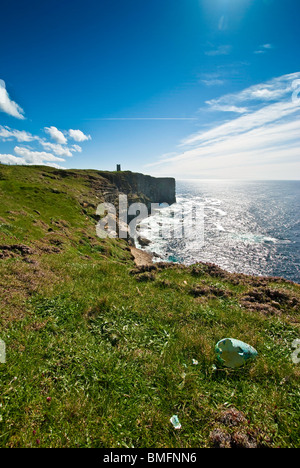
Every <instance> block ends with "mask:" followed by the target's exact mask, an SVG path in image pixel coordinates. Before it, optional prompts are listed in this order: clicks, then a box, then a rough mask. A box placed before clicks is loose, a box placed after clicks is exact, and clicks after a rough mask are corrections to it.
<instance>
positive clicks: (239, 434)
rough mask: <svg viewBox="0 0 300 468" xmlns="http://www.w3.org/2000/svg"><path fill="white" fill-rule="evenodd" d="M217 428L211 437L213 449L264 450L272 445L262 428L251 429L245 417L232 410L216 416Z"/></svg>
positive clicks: (239, 412) (234, 409)
mask: <svg viewBox="0 0 300 468" xmlns="http://www.w3.org/2000/svg"><path fill="white" fill-rule="evenodd" d="M215 424H216V426H217V427H215V428H214V429H213V430H212V431H211V433H210V435H209V441H210V444H211V446H212V447H213V448H263V447H265V448H266V447H268V445H269V444H270V443H271V440H270V438H269V437H268V436H267V434H265V433H264V432H263V431H262V430H261V429H260V428H257V427H250V425H249V423H248V421H247V419H246V417H245V415H244V414H243V413H242V412H241V411H238V410H237V409H236V408H230V409H228V410H225V411H223V412H222V413H221V414H219V415H217V416H216V423H215Z"/></svg>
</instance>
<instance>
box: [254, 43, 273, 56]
mask: <svg viewBox="0 0 300 468" xmlns="http://www.w3.org/2000/svg"><path fill="white" fill-rule="evenodd" d="M271 49H273V45H272V44H262V45H260V46H259V47H258V49H257V50H255V51H254V54H266V53H267V52H268V51H269V50H271Z"/></svg>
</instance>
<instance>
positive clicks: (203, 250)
mask: <svg viewBox="0 0 300 468" xmlns="http://www.w3.org/2000/svg"><path fill="white" fill-rule="evenodd" d="M201 206H202V207H203V208H204V218H201V219H203V220H204V223H202V225H203V226H204V227H203V231H204V244H203V245H202V243H201V223H199V219H198V221H197V222H198V226H199V227H198V236H196V239H195V238H191V239H189V238H188V237H189V236H187V235H185V236H184V237H183V238H182V239H174V236H173V238H172V237H170V238H169V237H168V236H167V235H165V234H164V233H162V232H161V230H162V226H165V225H166V223H167V222H168V221H170V220H171V219H173V218H174V217H175V218H177V217H178V216H177V215H178V213H182V211H184V215H185V216H186V215H187V214H189V213H191V212H192V210H194V212H195V208H196V209H197V213H198V208H199V209H200V207H201ZM179 222H182V220H181V221H180V216H179ZM186 226H187V227H186ZM188 229H189V228H188V224H187V223H186V224H185V233H187V231H188ZM141 235H144V236H145V237H148V238H149V239H150V240H151V244H150V245H149V247H147V248H146V250H149V251H154V252H156V253H157V254H158V255H159V256H160V259H163V260H164V261H173V262H181V263H185V264H192V263H195V262H197V261H203V262H211V263H216V264H217V265H219V266H221V267H222V268H224V269H226V270H228V271H231V272H239V273H248V274H254V275H271V276H281V277H284V278H287V279H290V280H292V281H295V282H297V283H300V249H299V247H300V181H253V182H251V181H226V180H222V181H220V180H218V181H217V180H210V181H208V180H184V181H177V203H176V204H175V205H172V207H170V208H164V209H161V210H160V211H158V212H157V213H156V214H155V215H154V216H152V217H150V218H148V219H147V220H145V221H144V222H143V223H142V231H141ZM197 237H198V238H197ZM158 260H159V259H158Z"/></svg>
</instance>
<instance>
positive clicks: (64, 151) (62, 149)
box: [39, 139, 73, 157]
mask: <svg viewBox="0 0 300 468" xmlns="http://www.w3.org/2000/svg"><path fill="white" fill-rule="evenodd" d="M39 142H40V144H41V145H42V146H43V147H44V148H45V150H48V151H52V152H53V153H54V154H55V155H56V156H68V157H71V156H72V151H73V150H72V149H70V148H69V147H68V146H65V145H64V146H63V145H60V144H59V143H50V142H49V141H46V140H42V139H40V140H39Z"/></svg>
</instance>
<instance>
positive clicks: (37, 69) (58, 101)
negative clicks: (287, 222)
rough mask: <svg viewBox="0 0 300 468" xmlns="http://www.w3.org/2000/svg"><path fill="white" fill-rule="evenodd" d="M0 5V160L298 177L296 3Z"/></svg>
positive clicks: (91, 0) (192, 174)
mask: <svg viewBox="0 0 300 468" xmlns="http://www.w3.org/2000/svg"><path fill="white" fill-rule="evenodd" d="M0 11H1V19H2V21H1V29H0V40H1V44H2V47H1V61H0V162H3V163H10V164H46V165H51V166H57V167H63V168H92V169H105V170H114V169H115V165H116V164H117V163H121V164H122V168H123V169H128V170H132V171H136V172H144V173H147V174H152V175H156V176H174V177H176V178H213V179H214V178H239V179H249V178H252V179H299V177H300V176H299V175H300V170H299V169H300V92H299V93H298V91H300V60H299V58H300V53H299V44H300V40H299V39H300V37H299V36H300V33H299V17H300V3H299V1H298V0H284V1H283V0H172V1H171V0H160V1H158V0H151V1H150V2H143V1H141V0H127V1H126V2H125V1H124V0H114V1H112V0H101V1H99V0H97V1H96V0H85V1H83V0H72V1H68V0H64V1H61V0H59V1H58V0H50V1H47V0H44V1H42V2H41V1H40V0H39V1H33V0H27V1H24V0H14V1H11V0H2V1H1V6H0Z"/></svg>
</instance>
